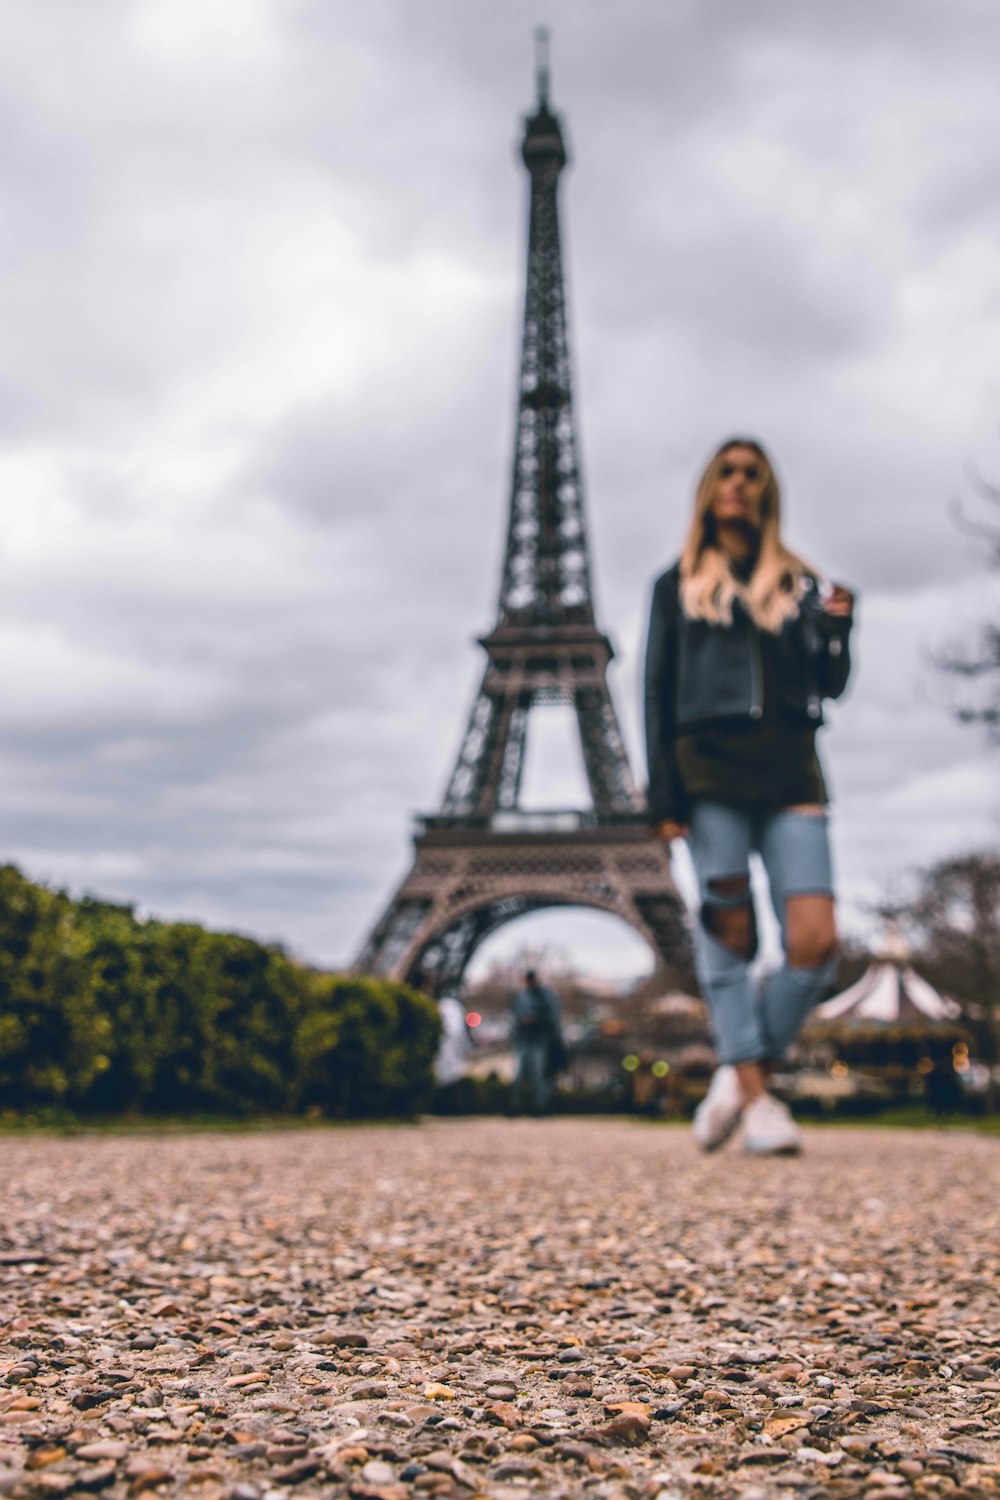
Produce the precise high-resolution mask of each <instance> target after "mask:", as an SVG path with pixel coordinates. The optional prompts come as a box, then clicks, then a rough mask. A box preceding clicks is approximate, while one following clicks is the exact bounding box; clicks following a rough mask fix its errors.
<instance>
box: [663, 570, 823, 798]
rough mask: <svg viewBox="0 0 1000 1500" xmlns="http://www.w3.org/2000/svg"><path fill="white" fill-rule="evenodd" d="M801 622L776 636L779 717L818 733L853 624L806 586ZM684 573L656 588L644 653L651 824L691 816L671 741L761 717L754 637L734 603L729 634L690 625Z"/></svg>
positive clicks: (723, 628)
mask: <svg viewBox="0 0 1000 1500" xmlns="http://www.w3.org/2000/svg"><path fill="white" fill-rule="evenodd" d="M805 583H806V590H805V594H804V596H803V599H802V602H801V605H800V607H799V613H798V615H797V616H796V617H795V619H793V620H788V621H786V622H785V624H784V625H783V626H782V628H781V630H780V632H779V633H778V635H777V638H776V639H777V649H778V653H779V661H780V671H779V674H778V680H779V682H780V684H781V687H780V695H779V700H778V703H777V705H776V706H777V707H778V708H779V709H780V711H781V712H782V714H784V715H787V716H789V717H790V718H792V719H793V720H798V721H799V722H803V721H804V722H806V723H809V724H813V725H817V726H818V725H820V724H822V722H823V707H822V702H823V699H824V698H838V697H839V696H840V694H841V693H842V692H843V691H844V687H845V686H846V684H847V678H848V675H849V673H850V670H851V657H850V634H851V624H852V621H851V619H850V618H843V617H840V616H837V615H829V614H827V613H826V611H825V610H824V609H823V607H822V604H821V602H820V597H819V586H818V584H817V582H816V580H815V578H812V577H811V576H808V577H807V578H806V580H805ZM679 588H680V564H679V563H675V564H674V566H673V567H672V568H668V569H667V571H666V572H665V573H663V574H661V576H660V577H659V578H658V579H657V580H656V583H655V584H654V585H653V603H652V609H651V610H650V616H649V635H648V638H647V643H646V678H645V707H646V762H647V765H648V768H649V799H648V800H649V815H650V820H651V821H652V822H653V823H654V824H655V823H661V822H663V820H664V819H666V818H673V819H675V820H677V821H681V820H683V819H684V818H685V817H686V816H687V811H688V808H687V799H686V797H685V794H684V788H683V786H682V785H681V784H680V779H679V777H678V775H677V767H676V762H675V758H674V739H675V737H676V736H677V735H678V734H683V733H687V732H688V731H690V730H694V729H697V728H699V727H700V726H702V725H705V724H717V723H719V722H720V721H722V720H728V721H730V722H732V721H734V720H735V721H739V720H741V719H745V720H750V721H753V720H755V719H759V718H760V717H761V715H762V713H763V711H764V703H763V673H762V670H761V658H760V631H759V628H758V627H757V625H755V624H754V622H753V620H752V619H751V618H750V616H749V615H748V614H747V612H746V610H745V609H744V608H743V607H742V605H741V604H740V601H739V600H736V602H735V604H734V606H733V623H732V624H731V625H710V624H708V623H707V621H705V620H691V619H689V618H688V617H687V615H686V614H685V613H684V611H683V609H682V608H681V604H680V593H679Z"/></svg>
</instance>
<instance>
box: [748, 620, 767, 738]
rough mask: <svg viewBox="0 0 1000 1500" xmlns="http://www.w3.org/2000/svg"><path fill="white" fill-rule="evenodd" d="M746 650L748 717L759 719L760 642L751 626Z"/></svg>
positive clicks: (761, 709)
mask: <svg viewBox="0 0 1000 1500" xmlns="http://www.w3.org/2000/svg"><path fill="white" fill-rule="evenodd" d="M747 649H748V650H749V652H750V717H751V719H759V718H760V717H761V716H762V714H763V712H764V682H763V677H764V672H763V668H762V666H761V660H760V641H759V640H758V639H757V632H756V630H755V629H754V627H753V626H752V625H751V626H750V632H749V635H748V636H747Z"/></svg>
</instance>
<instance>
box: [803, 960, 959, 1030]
mask: <svg viewBox="0 0 1000 1500" xmlns="http://www.w3.org/2000/svg"><path fill="white" fill-rule="evenodd" d="M958 1015H959V1007H958V1006H957V1005H956V1004H955V1002H954V1000H949V999H947V997H946V996H944V995H939V994H938V992H937V990H936V989H934V987H933V985H930V984H928V983H927V980H926V979H921V977H920V975H919V974H917V973H916V972H915V971H914V970H913V969H912V968H911V967H910V966H909V964H907V963H904V962H901V961H900V960H899V959H896V958H884V959H878V960H876V962H875V963H873V964H872V965H871V966H870V967H869V968H868V969H866V970H865V972H864V974H862V976H861V978H860V979H859V980H858V981H857V983H856V984H852V985H851V986H850V987H849V988H848V989H846V990H844V991H842V993H841V994H839V995H834V996H832V998H831V999H829V1000H824V1001H823V1003H822V1005H817V1006H816V1008H815V1010H814V1011H813V1013H812V1016H811V1017H810V1020H811V1021H812V1022H819V1023H829V1022H834V1021H835V1022H840V1023H842V1024H845V1025H855V1024H856V1025H864V1024H866V1023H867V1024H872V1023H875V1024H876V1025H877V1024H881V1025H884V1026H907V1025H919V1024H921V1023H923V1024H926V1023H927V1022H928V1021H931V1022H934V1021H937V1022H938V1023H941V1022H947V1021H954V1020H955V1019H956V1018H957V1017H958Z"/></svg>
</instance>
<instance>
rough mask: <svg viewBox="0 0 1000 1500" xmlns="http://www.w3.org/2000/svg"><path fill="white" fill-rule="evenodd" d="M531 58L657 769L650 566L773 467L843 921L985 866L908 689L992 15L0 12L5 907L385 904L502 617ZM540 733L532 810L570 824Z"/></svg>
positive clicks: (986, 149) (992, 336)
mask: <svg viewBox="0 0 1000 1500" xmlns="http://www.w3.org/2000/svg"><path fill="white" fill-rule="evenodd" d="M539 23H544V24H548V25H550V26H551V28H552V33H553V40H552V71H553V102H554V104H555V105H556V107H557V108H558V109H559V110H560V111H561V112H562V114H563V118H564V121H565V124H566V128H567V132H568V136H569V140H570V144H571V150H572V155H573V166H572V169H571V170H570V171H569V172H568V173H567V174H566V176H565V177H564V179H563V197H562V214H563V231H564V238H565V243H566V247H567V250H566V256H567V279H568V284H569V299H570V306H571V309H572V318H573V342H574V356H575V368H576V390H577V401H578V412H577V415H578V419H579V423H580V429H581V438H582V453H583V462H584V471H585V478H586V487H587V496H588V499H587V504H588V512H589V520H590V531H591V543H592V548H593V563H594V574H595V586H596V592H597V607H598V613H599V617H600V621H601V623H602V625H603V626H604V627H605V628H606V629H607V630H608V631H609V632H610V634H611V635H612V637H613V639H614V640H615V642H616V644H617V647H618V661H617V663H616V666H615V667H614V669H613V672H614V684H613V691H614V692H615V695H616V699H617V702H618V705H619V709H620V713H621V716H622V718H623V721H624V727H625V732H626V735H627V737H628V741H629V745H630V747H631V749H632V753H633V759H634V761H636V763H637V764H641V763H640V762H639V760H638V752H639V734H638V711H637V699H638V678H639V669H640V657H641V650H642V634H643V628H644V616H645V610H646V600H647V589H648V583H649V579H650V576H651V575H652V573H653V572H654V570H658V569H659V568H660V567H662V566H665V565H666V564H667V563H668V562H669V561H670V560H671V559H672V556H673V555H674V553H675V552H676V549H677V547H678V543H679V540H680V537H681V535H682V531H683V529H684V525H685V521H686V518H687V514H688V510H689V506H690V497H691V493H692V487H693V484H694V482H695V479H696V477H697V474H698V473H699V471H700V469H701V467H702V465H703V463H704V460H705V457H706V455H707V453H708V451H709V450H710V449H711V448H712V447H713V446H714V445H715V443H716V442H717V440H718V439H719V438H720V437H721V436H722V435H724V434H726V433H728V432H730V431H732V430H740V431H746V430H749V431H752V432H756V433H758V434H759V435H760V436H761V437H762V438H763V439H764V440H765V442H766V443H767V444H768V445H769V446H770V448H771V449H772V450H773V452H774V454H775V456H776V459H777V463H778V466H779V469H780V472H781V476H782V479H783V482H784V486H785V492H786V503H787V516H788V525H787V530H788V535H789V539H790V540H791V542H792V544H793V545H795V546H797V547H798V548H799V549H800V550H801V551H802V552H804V553H805V554H806V555H807V556H808V557H810V558H811V559H814V560H815V561H817V562H818V563H820V564H821V565H822V566H823V567H824V568H825V569H826V570H827V571H829V572H830V573H832V574H833V575H834V576H835V577H837V578H838V579H841V580H843V581H845V582H848V583H849V584H851V585H853V586H855V587H856V588H857V589H858V590H859V592H860V595H861V607H860V638H859V645H858V671H857V678H856V682H855V685H854V689H853V692H852V694H851V695H850V697H849V698H848V699H847V700H846V701H845V702H844V703H843V704H841V705H838V706H837V708H836V710H835V712H834V714H833V715H832V716H831V718H832V725H831V728H830V729H829V730H827V731H826V732H825V739H824V744H825V751H824V753H825V758H826V762H827V766H828V770H829V776H830V780H831V782H832V787H833V792H834V796H835V813H836V827H835V846H836V854H837V860H838V866H839V871H840V877H841V885H842V890H843V897H844V913H845V923H846V925H847V926H848V928H851V927H854V928H858V929H860V928H861V927H862V926H863V925H864V923H865V920H866V919H865V916H864V911H865V903H866V902H869V901H871V900H872V899H873V898H874V897H877V896H878V895H879V893H881V892H883V891H884V890H885V889H886V888H887V887H891V886H892V885H894V884H897V885H898V883H899V882H900V881H902V880H903V879H904V878H905V875H906V872H908V871H910V870H911V869H913V868H914V867H915V866H917V865H920V864H923V863H927V862H929V861H931V860H933V859H935V858H937V857H939V856H942V855H944V854H947V853H950V852H955V851H959V850H967V849H970V848H976V847H982V846H984V845H986V844H995V843H996V841H997V836H998V832H1000V789H998V782H997V777H996V759H995V757H996V751H995V749H992V750H991V748H990V747H989V746H988V745H987V744H986V742H985V741H984V739H983V738H982V736H981V735H980V734H979V733H978V732H977V731H976V730H974V729H968V728H962V727H960V726H957V725H956V724H955V723H954V722H953V721H952V719H951V718H950V716H949V707H948V691H947V685H946V684H945V683H943V682H942V681H941V680H940V678H938V677H936V676H935V675H934V674H933V673H931V672H929V671H928V660H929V658H930V657H931V655H932V654H933V652H934V651H935V650H936V649H938V648H939V647H940V646H941V644H942V643H947V642H948V641H949V640H952V639H955V638H961V637H962V635H963V634H965V635H967V634H968V633H969V632H970V631H971V630H972V629H973V628H974V625H975V621H976V620H977V618H979V617H980V616H981V614H982V613H983V612H985V611H986V610H987V609H989V608H991V607H992V608H994V609H995V608H996V602H997V597H996V589H995V580H994V579H993V578H991V576H990V574H989V571H988V568H987V565H986V564H987V559H986V557H985V555H984V553H983V550H982V548H981V547H980V546H977V544H976V543H975V542H974V541H972V540H970V539H969V538H968V537H967V536H964V535H963V534H962V533H961V532H960V531H959V530H958V529H956V527H955V526H954V524H953V523H952V521H951V519H950V518H949V510H948V506H949V501H950V500H952V499H955V498H958V499H962V500H963V501H964V502H965V504H966V506H967V508H968V509H969V511H970V512H972V513H974V512H975V510H976V498H975V488H974V485H973V483H972V480H971V478H970V475H971V474H973V473H974V472H976V471H977V470H978V471H979V472H981V473H982V474H985V475H987V476H993V477H994V478H996V477H998V476H1000V92H998V90H997V87H996V58H997V56H998V55H1000V7H997V5H996V4H995V0H879V3H876V4H872V3H871V0H839V3H838V4H837V5H835V6H833V5H829V4H827V3H825V0H754V3H752V4H748V3H746V0H670V3H669V4H665V3H663V0H615V3H614V4H613V5H612V4H611V3H610V0H533V3H531V4H528V3H524V0H503V3H500V0H474V3H470V0H365V3H364V4H363V5H359V4H355V3H351V0H86V3H84V4H81V3H80V0H32V3H31V4H24V3H23V0H22V3H18V0H0V140H2V143H3V144H2V147H0V223H2V226H3V228H2V231H0V272H2V274H0V480H2V493H3V511H4V526H3V533H2V537H0V702H2V704H3V713H2V716H0V825H2V830H3V834H2V845H3V856H4V857H5V858H8V859H11V860H13V861H15V862H17V863H18V864H19V865H20V866H21V867H22V868H23V869H24V870H25V871H26V872H27V873H28V874H29V875H31V876H33V877H36V878H39V879H44V880H48V881H52V882H55V883H58V884H60V885H65V886H67V887H69V888H70V889H71V890H72V891H73V892H75V893H79V892H82V891H84V890H86V891H91V892H95V893H99V894H102V895H105V896H107V897H111V898H117V899H121V900H126V901H131V902H134V903H135V904H136V905H137V906H138V908H139V909H140V910H142V911H144V912H152V913H156V914H159V915H163V916H169V917H173V916H178V917H180V916H184V917H191V918H194V919H197V920H200V921H203V922H206V923H208V924H211V925H215V926H225V927H227V928H235V929H238V930H241V931H245V932H249V933H252V934H254V935H256V936H259V937H261V938H266V939H278V940H280V941H282V942H284V943H285V944H286V945H287V946H288V947H289V948H290V949H291V950H292V951H293V952H295V953H298V954H300V955H302V956H304V957H307V958H309V959H312V960H315V961H320V962H323V963H328V964H335V963H338V962H345V961H347V960H349V959H350V958H351V956H352V955H353V953H354V952H355V951H356V950H357V948H358V947H359V946H360V943H361V941H362V939H363V937H364V935H365V932H366V929H367V927H368V926H369V925H370V924H371V922H372V921H373V920H374V919H375V917H376V915H377V914H378V913H379V911H380V909H381V907H382V906H383V904H384V903H385V901H386V900H387V898H388V896H389V895H390V893H391V891H392V889H393V888H394V886H395V884H396V882H397V881H398V880H399V879H400V878H401V876H402V874H403V873H404V870H405V868H406V865H407V863H408V860H409V854H410V845H409V837H410V820H411V817H412V814H413V813H414V812H415V811H433V810H434V808H435V807H436V805H437V803H438V801H439V799H440V797H441V794H442V792H443V789H444V785H445V782H446V780H447V776H448V772H449V770H450V767H451V762H452V759H453V757H454V754H455V752H456V749H457V746H458V741H459V738H460V735H461V731H462V728H463V725H464V719H465V715H466V713H467V710H468V707H469V703H470V700H471V696H472V694H473V692H474V690H475V688H476V686H477V684H478V680H479V676H480V673H481V660H480V653H479V652H478V648H476V646H475V644H474V635H475V634H476V633H477V632H479V631H482V630H483V629H485V628H488V627H489V625H490V624H491V622H492V619H493V616H494V612H495V606H496V591H497V586H498V578H499V566H500V552H501V546H502V541H503V534H504V521H505V509H506V505H507V499H508V496H507V482H508V475H509V465H510V453H511V441H512V423H513V412H514V390H515V378H516V369H517V358H518V332H519V329H518V322H519V317H520V299H521V288H522V279H523V269H524V266H523V261H524V242H525V207H526V180H525V174H524V171H523V168H522V167H521V166H520V163H519V162H518V161H517V159H516V154H515V146H516V143H517V139H518V135H519V129H520V123H519V122H520V117H521V115H522V114H523V113H524V111H525V110H527V109H528V108H530V106H531V105H532V102H533V93H534V84H533V60H532V32H533V29H534V27H535V26H536V25H537V24H539ZM539 719H540V722H539V725H538V728H537V733H536V735H535V739H534V741H533V743H532V745H531V746H530V747H529V755H530V757H531V759H530V761H529V785H528V788H527V797H528V800H529V801H534V802H535V803H538V802H545V801H550V802H551V801H557V802H561V803H565V801H566V800H567V790H568V789H569V790H571V789H572V787H574V786H575V785H577V784H578V778H579V772H578V768H577V766H576V764H575V763H572V762H570V761H567V760H566V759H565V758H564V757H562V756H561V754H560V749H561V737H562V736H563V735H568V726H567V725H566V724H565V723H564V722H562V721H560V720H559V719H558V715H557V716H556V717H555V718H545V717H543V716H539ZM570 749H572V747H571V746H569V742H568V739H567V754H568V752H569V750H570ZM564 766H566V767H568V768H567V769H565V770H563V769H562V767H564ZM680 878H681V879H682V881H683V879H684V870H683V862H682V861H681V863H680ZM539 924H541V925H539ZM546 924H547V925H546ZM526 940H530V941H546V942H556V943H562V944H564V945H565V946H567V947H568V948H569V949H571V950H572V952H573V954H574V956H575V957H576V958H577V959H578V961H580V962H581V963H583V964H584V966H586V965H587V964H593V965H594V966H597V967H603V968H604V969H605V970H606V971H607V970H614V969H615V967H616V966H617V967H619V968H622V969H623V970H624V969H629V968H631V969H635V968H641V967H642V966H643V965H644V963H645V957H644V955H643V953H642V952H641V950H639V949H638V948H637V946H636V944H635V943H634V942H633V940H632V939H631V938H630V937H622V936H621V935H619V934H618V932H617V928H615V926H614V924H613V923H612V922H611V921H610V919H601V918H594V917H590V918H581V919H571V918H563V919H560V918H558V917H549V918H535V919H530V920H529V921H528V922H526V923H525V924H524V925H523V926H521V927H520V929H519V927H518V926H517V925H515V926H513V927H511V928H510V929H508V930H507V931H506V933H505V934H503V935H501V936H499V937H498V938H496V939H494V940H493V944H492V946H491V947H490V950H489V951H490V953H493V954H495V953H496V952H498V951H500V950H501V949H502V948H503V946H504V944H506V945H507V946H508V947H509V946H510V945H511V944H517V943H520V942H523V941H526ZM488 957H489V953H487V951H486V950H484V951H483V955H482V961H483V962H485V961H486V959H487V958H488Z"/></svg>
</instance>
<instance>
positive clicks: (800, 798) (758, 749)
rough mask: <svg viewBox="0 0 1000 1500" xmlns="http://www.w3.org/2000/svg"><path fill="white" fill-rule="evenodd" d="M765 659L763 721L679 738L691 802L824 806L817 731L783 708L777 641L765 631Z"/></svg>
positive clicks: (680, 766) (710, 727) (707, 728)
mask: <svg viewBox="0 0 1000 1500" xmlns="http://www.w3.org/2000/svg"><path fill="white" fill-rule="evenodd" d="M760 657H761V667H762V669H763V673H762V675H763V694H762V700H763V701H762V709H763V711H762V713H761V717H760V718H759V719H730V720H723V721H721V722H720V723H717V724H706V725H703V726H702V727H701V728H700V729H697V730H693V731H691V732H690V733H689V734H679V735H678V736H677V739H676V741H675V744H674V753H675V754H676V757H677V772H678V775H679V776H680V780H681V785H682V786H683V788H684V791H685V792H686V794H687V796H688V797H710V798H712V799H713V800H714V801H716V802H738V803H741V804H743V803H748V802H753V803H765V804H768V805H769V806H772V807H796V806H798V805H799V804H800V803H807V802H808V803H820V804H823V803H825V802H826V801H827V790H826V782H825V781H824V779H823V771H822V769H821V767H820V763H819V756H818V755H817V754H816V729H815V726H814V725H812V724H810V723H806V722H804V721H803V720H801V719H795V718H792V717H791V716H790V715H788V714H785V713H783V712H782V711H781V708H780V707H779V706H778V692H777V674H778V652H777V639H776V638H775V637H774V636H771V635H769V634H768V633H767V632H766V631H761V635H760Z"/></svg>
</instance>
